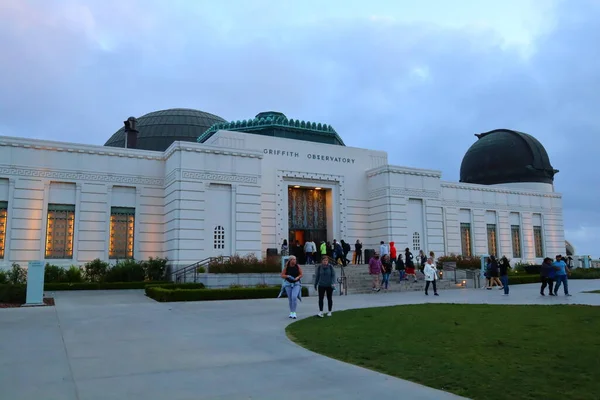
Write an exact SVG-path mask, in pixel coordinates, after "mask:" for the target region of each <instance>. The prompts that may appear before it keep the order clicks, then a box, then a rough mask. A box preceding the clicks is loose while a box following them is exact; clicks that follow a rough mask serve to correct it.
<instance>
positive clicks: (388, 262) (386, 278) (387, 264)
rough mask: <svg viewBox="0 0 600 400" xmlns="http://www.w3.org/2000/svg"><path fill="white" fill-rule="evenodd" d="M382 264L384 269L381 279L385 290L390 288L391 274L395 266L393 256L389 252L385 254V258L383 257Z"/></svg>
mask: <svg viewBox="0 0 600 400" xmlns="http://www.w3.org/2000/svg"><path fill="white" fill-rule="evenodd" d="M381 265H382V271H383V275H382V277H383V279H382V281H381V286H383V290H388V285H389V282H390V275H391V274H392V270H393V268H394V267H393V265H392V258H391V257H390V256H389V254H386V255H385V256H383V258H382V259H381Z"/></svg>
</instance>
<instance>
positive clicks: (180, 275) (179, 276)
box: [170, 256, 231, 283]
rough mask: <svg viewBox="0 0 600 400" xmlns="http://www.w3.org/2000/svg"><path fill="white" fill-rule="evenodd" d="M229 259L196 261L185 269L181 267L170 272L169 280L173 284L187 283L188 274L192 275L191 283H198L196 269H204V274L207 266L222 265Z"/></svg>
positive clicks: (225, 257) (215, 258)
mask: <svg viewBox="0 0 600 400" xmlns="http://www.w3.org/2000/svg"><path fill="white" fill-rule="evenodd" d="M230 258H231V257H229V256H219V257H207V258H205V259H203V260H200V261H197V262H195V263H193V264H190V265H186V266H185V267H181V268H179V269H178V270H176V271H173V272H171V276H170V278H171V279H170V280H171V281H172V282H175V283H183V282H186V281H187V279H186V278H187V276H188V274H190V273H191V274H192V275H193V282H194V283H197V282H198V274H200V272H198V269H199V268H200V267H206V272H209V271H208V270H209V265H210V264H211V263H213V262H215V261H216V262H218V263H219V264H222V263H224V262H225V261H227V260H229V259H230Z"/></svg>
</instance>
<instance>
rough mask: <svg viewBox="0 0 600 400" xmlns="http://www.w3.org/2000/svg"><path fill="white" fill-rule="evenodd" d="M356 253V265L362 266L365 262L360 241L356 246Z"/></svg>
mask: <svg viewBox="0 0 600 400" xmlns="http://www.w3.org/2000/svg"><path fill="white" fill-rule="evenodd" d="M354 252H355V253H356V262H355V263H356V264H362V261H363V257H362V243H361V242H360V240H358V239H357V240H356V243H355V244H354Z"/></svg>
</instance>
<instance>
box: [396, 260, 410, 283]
mask: <svg viewBox="0 0 600 400" xmlns="http://www.w3.org/2000/svg"><path fill="white" fill-rule="evenodd" d="M396 269H397V270H398V283H400V282H402V281H404V280H408V279H407V278H404V272H405V271H404V260H403V259H402V253H400V254H398V260H397V261H396Z"/></svg>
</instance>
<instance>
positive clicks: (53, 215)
mask: <svg viewBox="0 0 600 400" xmlns="http://www.w3.org/2000/svg"><path fill="white" fill-rule="evenodd" d="M74 230H75V206H74V205H69V204H48V221H47V226H46V258H60V259H70V258H73V233H74Z"/></svg>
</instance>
